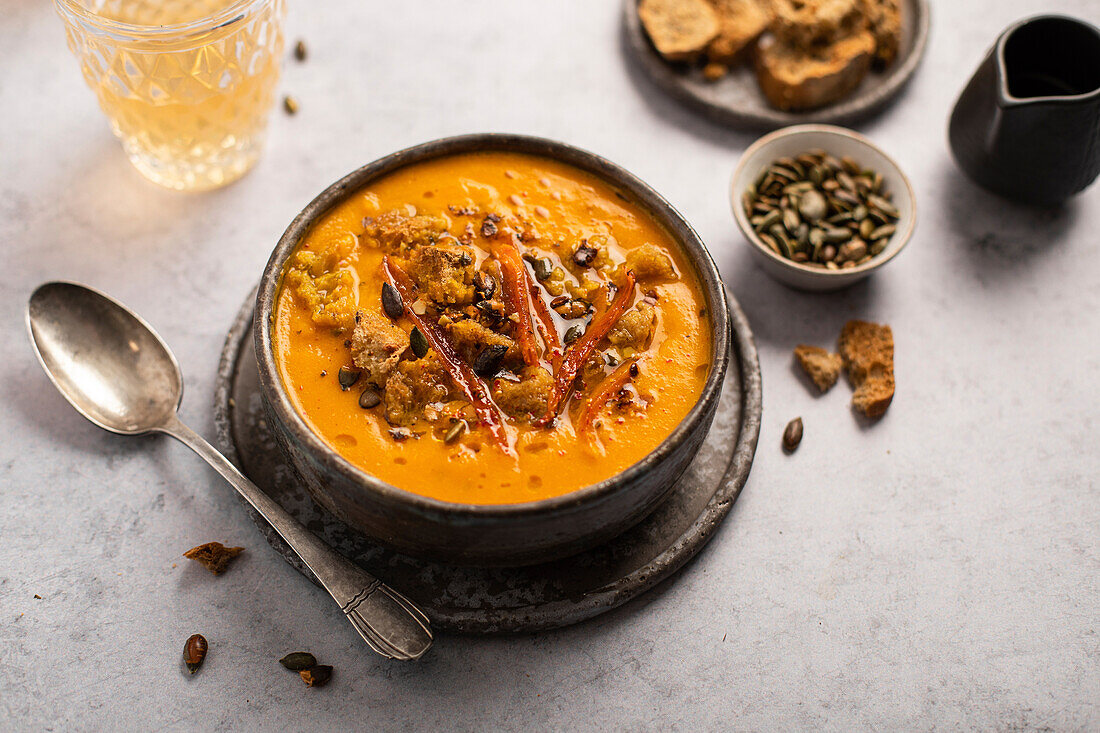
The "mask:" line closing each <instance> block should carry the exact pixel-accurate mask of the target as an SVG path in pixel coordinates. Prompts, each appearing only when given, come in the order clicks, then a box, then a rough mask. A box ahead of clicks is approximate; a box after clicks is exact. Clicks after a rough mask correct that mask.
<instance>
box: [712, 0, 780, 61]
mask: <svg viewBox="0 0 1100 733" xmlns="http://www.w3.org/2000/svg"><path fill="white" fill-rule="evenodd" d="M711 2H712V3H713V5H714V10H715V11H716V12H717V13H718V35H717V36H715V37H714V40H712V41H711V42H710V45H708V46H707V58H708V59H710V60H711V61H712V62H713V63H718V64H725V65H727V66H729V65H731V64H734V63H736V62H737V61H738V60H739V59H740V58H741V56H742V54H743V53H744V51H745V49H747V48H748V47H749V46H750V45H751V44H752V42H753V41H755V40H756V39H757V38H759V37H760V34H762V33H763V32H764V31H766V30H767V29H768V24H769V23H771V20H772V14H771V6H770V5H769V4H768V2H767V0H711Z"/></svg>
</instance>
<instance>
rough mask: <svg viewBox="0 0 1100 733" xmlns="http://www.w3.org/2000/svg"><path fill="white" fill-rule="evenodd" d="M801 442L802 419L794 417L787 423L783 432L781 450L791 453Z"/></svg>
mask: <svg viewBox="0 0 1100 733" xmlns="http://www.w3.org/2000/svg"><path fill="white" fill-rule="evenodd" d="M801 442H802V418H800V417H796V418H795V419H794V420H791V421H790V422H789V423H787V427H786V429H785V430H783V450H785V451H787V452H788V453H793V452H794V451H795V449H796V448H798V444H799V443H801Z"/></svg>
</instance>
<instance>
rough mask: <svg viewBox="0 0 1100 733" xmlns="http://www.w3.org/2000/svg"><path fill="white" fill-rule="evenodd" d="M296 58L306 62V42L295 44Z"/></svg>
mask: <svg viewBox="0 0 1100 733" xmlns="http://www.w3.org/2000/svg"><path fill="white" fill-rule="evenodd" d="M294 58H295V59H297V60H298V61H305V60H306V42H305V41H301V40H299V41H298V42H297V43H295V44H294Z"/></svg>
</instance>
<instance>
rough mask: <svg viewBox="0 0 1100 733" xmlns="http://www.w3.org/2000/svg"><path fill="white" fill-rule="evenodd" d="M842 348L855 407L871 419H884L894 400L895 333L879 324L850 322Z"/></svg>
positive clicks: (844, 334)
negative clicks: (852, 389)
mask: <svg viewBox="0 0 1100 733" xmlns="http://www.w3.org/2000/svg"><path fill="white" fill-rule="evenodd" d="M838 346H839V349H840V356H841V357H842V358H843V359H844V367H845V369H846V370H847V371H848V379H850V380H851V382H852V387H853V388H855V392H854V393H853V394H852V405H853V406H854V407H855V408H856V409H857V410H859V411H860V412H862V413H863V414H864V415H866V416H867V417H881V416H882V415H883V413H885V412H886V408H887V407H889V406H890V402H891V400H893V399H894V332H893V331H891V330H890V327H889V326H884V325H879V324H877V323H868V322H866V321H848V322H847V323H845V324H844V329H843V330H842V331H841V332H840V341H839V343H838Z"/></svg>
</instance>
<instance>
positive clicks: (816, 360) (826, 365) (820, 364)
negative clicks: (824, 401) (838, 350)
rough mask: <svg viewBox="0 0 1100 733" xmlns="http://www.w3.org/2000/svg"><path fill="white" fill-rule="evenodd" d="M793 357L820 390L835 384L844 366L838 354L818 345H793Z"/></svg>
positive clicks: (825, 390)
mask: <svg viewBox="0 0 1100 733" xmlns="http://www.w3.org/2000/svg"><path fill="white" fill-rule="evenodd" d="M794 358H795V359H797V360H798V365H799V366H801V367H802V369H803V371H805V372H806V374H807V375H808V376H809V377H810V379H812V380H813V383H814V384H816V385H817V388H818V389H819V390H821V391H822V392H828V391H829V388H830V387H832V386H833V385H834V384H836V380H837V377H839V376H840V370H841V368H842V367H843V366H844V360H843V359H841V358H840V354H830V353H829V352H828V351H826V350H825V349H823V348H821V347H820V346H807V345H805V344H799V345H798V346H796V347H794Z"/></svg>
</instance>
